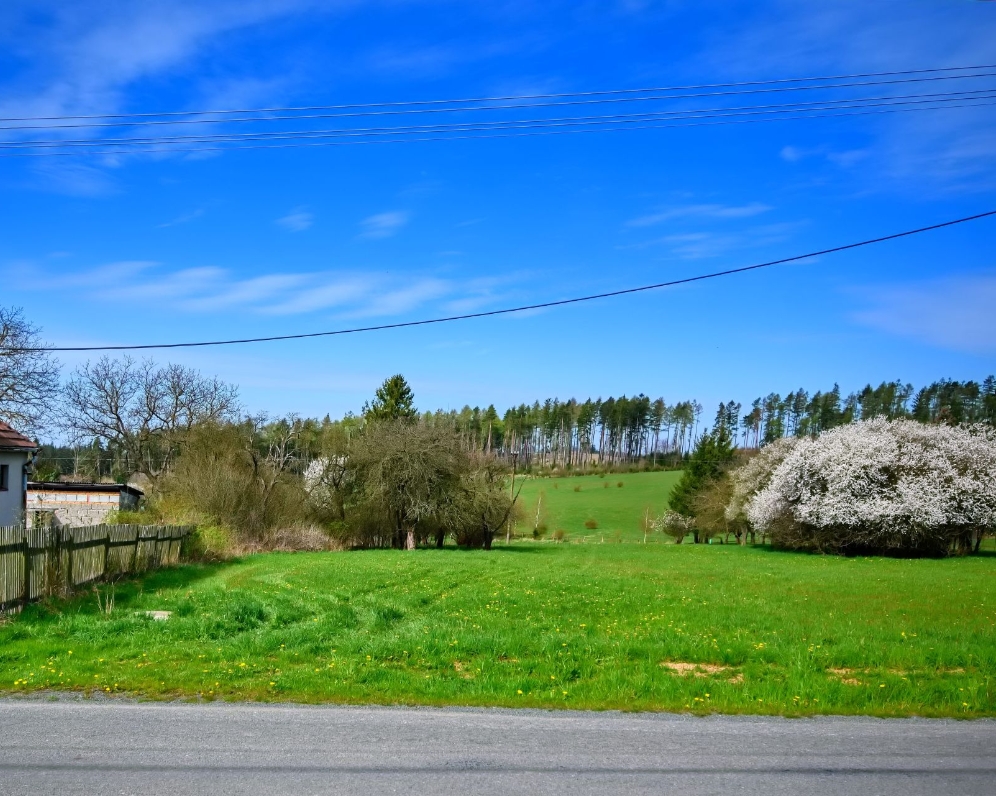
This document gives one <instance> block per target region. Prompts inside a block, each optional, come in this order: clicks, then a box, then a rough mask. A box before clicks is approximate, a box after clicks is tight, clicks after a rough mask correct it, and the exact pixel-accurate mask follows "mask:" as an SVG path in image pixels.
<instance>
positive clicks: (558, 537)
mask: <svg viewBox="0 0 996 796" xmlns="http://www.w3.org/2000/svg"><path fill="white" fill-rule="evenodd" d="M566 540H567V531H565V530H564V529H563V528H557V530H555V531H554V532H553V541H555V542H563V541H566Z"/></svg>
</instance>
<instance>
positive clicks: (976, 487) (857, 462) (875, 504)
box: [731, 418, 996, 548]
mask: <svg viewBox="0 0 996 796" xmlns="http://www.w3.org/2000/svg"><path fill="white" fill-rule="evenodd" d="M775 455H776V454H772V456H773V457H774V456H775ZM758 467H760V465H758ZM741 477H742V478H743V479H744V481H745V482H746V480H747V476H746V475H744V476H741ZM732 505H733V504H731V506H732ZM745 513H746V515H747V518H748V520H749V521H750V522H751V524H752V525H753V526H754V527H755V528H756V529H758V530H767V531H774V530H777V529H778V528H782V529H785V528H788V527H794V528H797V529H798V528H805V529H811V530H812V531H813V532H814V533H816V534H819V533H820V532H821V531H823V530H832V531H833V532H834V533H835V534H836V535H837V537H838V538H845V539H846V540H848V541H849V542H854V543H858V544H867V545H872V546H875V545H878V546H883V547H911V548H912V547H916V546H918V545H921V544H923V543H924V542H930V541H931V540H935V541H937V542H938V543H939V544H941V543H944V542H947V543H949V542H950V541H951V540H953V539H955V538H964V537H965V535H966V534H977V533H980V532H983V531H986V530H991V529H992V528H993V527H994V526H996V431H994V430H993V429H990V428H986V427H983V426H973V427H965V426H962V427H954V426H946V425H936V426H935V425H926V424H922V423H916V422H913V421H909V420H894V421H888V420H885V419H882V418H876V419H873V420H868V421H865V422H860V423H853V424H849V425H846V426H840V427H839V428H835V429H832V430H830V431H827V432H825V433H823V434H821V435H820V436H819V437H818V438H816V439H814V440H801V441H799V442H798V443H797V444H796V445H795V446H794V447H793V449H792V450H791V451H790V452H789V453H788V454H787V455H786V456H785V457H784V460H783V461H782V462H781V463H780V464H778V465H777V466H776V467H775V468H774V470H773V472H771V475H770V480H769V481H768V483H767V484H766V485H765V486H763V487H761V488H760V489H758V490H757V491H756V492H755V493H754V494H753V495H752V496H751V497H749V498H748V499H747V501H746V504H745Z"/></svg>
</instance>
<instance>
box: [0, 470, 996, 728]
mask: <svg viewBox="0 0 996 796" xmlns="http://www.w3.org/2000/svg"><path fill="white" fill-rule="evenodd" d="M625 488H626V487H624V489H625ZM107 591H108V589H107V588H102V594H103V595H105V596H106V594H107ZM103 599H105V598H102V601H103ZM105 605H106V603H105ZM152 610H164V611H172V612H173V613H172V616H171V617H170V618H169V619H167V620H166V621H154V620H153V619H152V618H149V617H147V616H145V615H144V613H143V612H145V611H152ZM994 677H996V557H993V556H991V555H987V556H980V557H973V558H963V559H948V560H942V561H909V560H895V559H864V558H858V559H844V558H836V557H829V556H816V555H804V554H793V553H781V552H774V551H771V550H770V549H764V548H757V549H752V548H739V547H736V546H732V545H728V546H718V545H712V546H704V545H703V546H693V545H690V544H685V545H680V546H677V545H642V544H615V545H612V544H604V545H602V544H578V545H570V544H566V545H554V544H547V545H537V544H533V543H518V544H513V545H512V546H511V547H509V548H497V549H495V550H493V551H491V552H484V551H462V550H455V549H446V550H440V551H437V550H418V551H414V552H404V551H386V550H385V551H368V552H346V553H299V554H264V555H257V556H251V557H247V558H245V559H243V560H240V561H236V562H233V563H228V564H224V565H212V566H202V565H197V566H185V567H181V568H177V569H174V570H169V571H162V572H159V573H155V574H152V575H150V576H148V577H146V578H144V579H143V580H140V581H135V582H130V583H123V584H118V585H117V587H116V589H115V594H114V604H113V609H112V610H110V612H109V613H108V612H106V611H101V610H98V603H97V599H96V595H94V594H93V593H90V594H88V595H82V596H80V597H78V598H76V599H74V600H71V601H66V602H52V603H49V604H44V605H35V606H32V607H30V608H29V609H27V610H26V611H25V612H24V613H23V614H22V615H20V616H17V617H15V618H13V619H10V620H8V621H6V622H5V623H4V624H2V625H0V689H2V690H3V691H6V692H37V691H42V690H45V689H53V690H67V689H68V690H77V691H83V692H102V693H105V694H108V693H111V694H129V695H142V696H146V697H153V698H191V699H250V700H270V701H285V700H286V701H297V702H351V703H382V704H420V705H501V706H510V707H546V708H594V709H602V708H613V709H621V710H669V711H682V712H684V711H691V712H698V713H705V712H712V711H717V712H729V713H773V714H788V715H797V714H812V713H862V714H872V715H879V716H905V715H911V714H917V715H923V716H959V717H973V716H991V715H996V699H994V691H993V689H994V686H996V682H994Z"/></svg>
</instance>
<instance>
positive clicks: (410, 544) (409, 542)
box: [405, 528, 415, 550]
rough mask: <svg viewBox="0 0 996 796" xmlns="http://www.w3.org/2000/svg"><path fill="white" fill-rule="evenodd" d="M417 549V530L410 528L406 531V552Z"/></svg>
mask: <svg viewBox="0 0 996 796" xmlns="http://www.w3.org/2000/svg"><path fill="white" fill-rule="evenodd" d="M414 549H415V529H414V528H408V529H407V530H406V531H405V550H414Z"/></svg>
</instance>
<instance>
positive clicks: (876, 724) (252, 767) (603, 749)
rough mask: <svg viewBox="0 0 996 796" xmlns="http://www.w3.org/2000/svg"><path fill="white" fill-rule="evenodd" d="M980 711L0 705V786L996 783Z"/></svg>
mask: <svg viewBox="0 0 996 796" xmlns="http://www.w3.org/2000/svg"><path fill="white" fill-rule="evenodd" d="M994 741H996V722H992V721H973V722H967V721H966V722H957V721H928V720H918V719H910V720H878V719H865V718H817V719H777V718H752V717H727V716H712V717H708V718H695V717H691V716H673V715H659V714H658V715H653V714H620V713H579V712H567V711H564V712H545V711H532V710H523V711H514V710H471V709H455V708H453V709H404V708H376V707H299V706H287V705H229V704H218V703H213V704H206V705H192V704H153V703H129V702H116V701H109V702H91V701H83V700H68V699H60V700H58V701H43V700H14V699H6V700H0V794H18V795H19V796H20V795H21V794H58V796H72V795H73V794H88V795H94V794H99V795H100V796H103V794H115V796H118V794H143V796H146V795H150V796H155V795H156V794H169V795H170V796H180V795H181V794H198V795H200V794H205V795H207V794H210V796H223V795H224V794H267V796H280V795H281V794H325V793H335V794H354V793H355V794H361V793H362V794H384V793H403V794H415V793H418V794H423V793H424V794H461V796H463V795H464V794H503V795H504V794H518V793H522V794H530V795H531V796H533V795H535V796H542V795H544V794H570V796H581V795H582V794H599V795H600V796H604V794H615V793H624V794H627V796H637V794H650V793H653V794H670V793H674V794H682V796H697V794H714V793H716V794H718V793H723V794H727V793H752V794H753V793H758V794H827V793H833V794H838V793H839V794H866V793H867V794H903V796H914V795H915V794H931V795H932V796H937V794H987V796H992V794H996V744H994Z"/></svg>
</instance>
